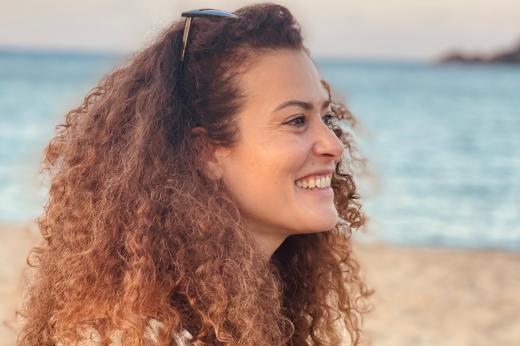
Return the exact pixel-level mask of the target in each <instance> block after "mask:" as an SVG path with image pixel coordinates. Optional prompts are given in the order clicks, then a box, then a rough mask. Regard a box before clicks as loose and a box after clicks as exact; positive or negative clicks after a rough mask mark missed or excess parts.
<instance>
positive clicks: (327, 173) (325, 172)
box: [296, 169, 334, 181]
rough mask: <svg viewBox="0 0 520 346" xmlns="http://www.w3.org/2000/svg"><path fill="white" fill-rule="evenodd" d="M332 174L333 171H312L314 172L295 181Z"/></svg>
mask: <svg viewBox="0 0 520 346" xmlns="http://www.w3.org/2000/svg"><path fill="white" fill-rule="evenodd" d="M332 173H334V169H322V170H319V171H314V172H310V173H308V174H306V175H304V176H302V177H299V178H298V179H296V181H298V180H305V179H308V178H310V177H313V176H318V175H328V176H331V175H332Z"/></svg>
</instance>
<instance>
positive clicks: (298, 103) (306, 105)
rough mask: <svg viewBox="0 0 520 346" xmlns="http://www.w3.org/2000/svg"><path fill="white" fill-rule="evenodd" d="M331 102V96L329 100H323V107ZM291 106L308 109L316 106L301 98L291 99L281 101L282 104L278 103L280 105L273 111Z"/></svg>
mask: <svg viewBox="0 0 520 346" xmlns="http://www.w3.org/2000/svg"><path fill="white" fill-rule="evenodd" d="M330 104H331V100H330V98H329V99H328V100H325V101H323V103H322V104H321V109H325V108H327V107H328V106H329V105H330ZM289 106H297V107H300V108H303V109H305V110H308V111H309V110H312V109H314V106H313V105H312V103H311V102H305V101H301V100H289V101H285V102H283V103H281V104H280V105H278V107H276V108H275V109H274V111H273V112H276V111H279V110H281V109H283V108H286V107H289Z"/></svg>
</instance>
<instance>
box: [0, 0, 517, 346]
mask: <svg viewBox="0 0 520 346" xmlns="http://www.w3.org/2000/svg"><path fill="white" fill-rule="evenodd" d="M251 3H254V2H251V1H166V0H154V1H144V0H126V1H121V0H104V1H101V0H89V1H82V2H71V1H64V0H46V1H36V0H23V1H6V0H0V5H1V8H2V11H0V224H1V225H2V226H1V229H0V237H1V238H2V239H1V241H0V256H2V257H3V258H2V260H3V261H2V262H1V263H4V266H6V268H5V269H0V274H1V275H0V282H2V281H4V282H9V284H5V285H4V284H0V301H2V302H5V303H3V304H2V305H3V307H2V310H1V311H0V313H1V315H0V317H1V318H3V319H4V325H3V327H2V328H3V329H0V345H3V344H5V345H11V344H13V343H14V339H13V333H12V332H11V324H10V323H9V322H8V321H7V320H8V317H9V316H11V315H10V314H11V310H12V309H13V308H14V307H16V304H17V298H16V297H17V294H18V292H19V291H20V289H21V288H20V284H19V283H17V282H16V279H17V275H18V272H19V271H20V269H21V268H22V266H23V260H24V258H25V256H26V252H27V251H28V249H29V247H30V246H31V245H32V244H34V242H35V241H37V239H38V237H37V230H36V229H35V228H34V225H33V223H34V220H35V218H36V217H37V216H38V215H39V214H40V213H41V212H42V203H43V202H44V201H45V198H46V193H47V187H48V186H47V185H46V182H45V179H44V177H40V176H38V168H39V165H40V162H41V159H42V152H43V148H44V146H45V145H46V143H47V142H48V141H49V140H50V138H52V136H53V132H54V128H55V126H56V125H57V124H59V123H61V122H62V121H63V117H64V114H65V113H66V112H67V111H68V110H69V109H71V108H73V107H76V106H78V105H79V104H80V103H81V102H82V99H83V97H84V95H85V94H86V93H87V92H88V90H89V89H91V88H92V87H93V86H94V85H95V84H96V82H97V81H98V80H99V79H100V78H101V77H102V76H103V75H104V74H105V73H107V72H109V71H110V70H111V69H112V68H113V67H114V66H116V65H117V63H118V62H120V61H122V60H123V59H125V58H126V57H128V56H129V54H131V53H132V52H133V51H135V50H137V49H140V48H142V47H144V46H145V45H146V44H147V43H148V42H150V41H151V40H152V39H153V38H154V36H155V35H156V34H157V33H158V32H159V31H160V30H161V29H162V28H164V27H165V26H166V25H167V24H168V23H170V22H171V21H172V20H176V19H178V18H179V17H180V13H181V12H182V11H185V10H190V9H195V8H207V7H210V8H220V9H225V10H229V11H233V10H235V9H237V8H238V7H240V6H243V5H246V4H251ZM277 3H279V4H282V5H285V6H287V7H288V8H289V9H290V10H291V12H292V13H293V14H294V15H295V16H296V18H297V19H298V20H299V22H300V23H301V26H302V28H303V34H304V37H305V41H306V44H307V46H308V47H309V48H310V50H311V54H312V57H313V59H314V60H315V62H316V64H317V66H318V69H319V70H320V72H321V74H322V76H323V78H324V79H326V80H328V81H329V82H330V83H331V84H332V86H333V87H334V88H335V90H336V92H337V93H338V94H339V95H341V97H342V98H344V100H345V102H346V103H347V105H348V107H349V108H350V109H351V111H352V112H353V113H354V115H355V116H356V117H357V118H358V120H359V127H358V129H357V132H356V139H357V140H358V142H359V145H360V149H361V150H362V152H363V154H364V156H366V157H367V158H368V161H369V171H370V175H369V176H365V177H360V181H359V182H360V185H361V186H360V187H361V192H362V197H363V199H364V209H365V211H366V213H367V215H368V216H369V220H368V223H367V225H366V227H365V229H364V231H363V232H354V235H353V237H354V239H355V240H356V246H357V248H356V250H357V251H358V256H359V258H360V260H361V261H362V262H363V263H362V264H363V265H364V271H365V273H366V276H367V280H368V281H369V283H371V284H372V286H373V287H375V288H376V291H377V295H376V297H375V302H374V306H375V310H374V312H373V313H372V314H371V315H369V316H368V317H367V321H366V324H367V333H366V336H365V340H364V342H365V343H366V344H369V343H373V344H374V345H520V317H519V316H520V298H519V297H518V296H519V294H518V292H519V289H520V269H519V268H520V210H519V208H520V150H519V148H520V136H519V135H518V133H520V2H519V1H517V0H495V1H493V2H490V1H484V0H473V1H469V0H450V1H447V0H439V1H435V2H423V1H412V0H394V1H385V2H381V1H375V0H364V1H361V0H351V1H348V0H347V1H331V0H322V1H319V2H315V1H296V0H292V1H277ZM357 240H359V242H357ZM11 283H12V284H11ZM15 286H16V287H15ZM6 321H7V322H6Z"/></svg>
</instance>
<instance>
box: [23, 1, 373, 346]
mask: <svg viewBox="0 0 520 346" xmlns="http://www.w3.org/2000/svg"><path fill="white" fill-rule="evenodd" d="M235 13H236V14H238V16H239V19H237V20H222V19H211V18H196V19H195V20H194V21H193V25H192V28H191V33H190V45H189V50H188V52H187V53H186V60H185V61H184V69H183V70H182V72H183V73H182V74H181V71H180V69H179V67H178V66H179V59H180V47H181V43H182V31H183V22H182V21H176V22H174V23H173V24H172V25H171V26H170V27H168V28H167V29H166V30H165V31H164V32H163V33H161V34H160V35H159V36H158V38H157V39H156V40H155V41H153V42H152V43H151V44H149V45H148V46H147V47H146V48H144V49H143V50H141V51H139V52H137V53H135V54H134V55H133V56H132V57H131V58H130V59H128V61H127V62H126V63H123V64H121V65H120V66H119V67H117V68H116V69H114V70H113V71H111V72H110V73H108V74H107V75H106V76H105V77H104V78H103V79H102V80H101V81H100V82H99V84H98V85H97V86H96V87H94V88H93V89H92V90H91V91H90V92H89V93H88V95H87V96H86V97H85V99H84V101H83V103H82V104H81V106H79V107H78V108H75V109H73V110H71V111H70V112H68V113H67V115H66V117H65V121H64V124H61V125H59V126H57V129H56V135H55V137H54V138H53V139H52V140H51V141H50V142H49V144H48V145H47V147H46V149H45V152H44V160H43V163H42V167H41V173H42V174H46V175H48V176H49V178H50V189H49V196H48V200H47V201H46V203H45V205H44V211H43V213H42V215H41V216H40V217H39V218H38V219H37V221H38V226H39V229H40V232H41V234H42V236H43V242H42V244H40V246H38V247H35V248H34V249H33V250H32V251H31V253H30V254H29V257H28V262H29V264H30V266H31V270H32V271H33V277H32V279H31V284H30V285H29V287H28V288H27V290H26V294H25V299H24V305H23V306H22V308H21V311H20V314H21V315H22V317H23V319H24V325H23V328H22V330H21V332H20V334H19V338H18V342H19V344H20V345H22V346H24V345H31V346H32V345H55V344H56V343H57V340H59V341H60V342H62V343H63V344H65V345H71V344H76V343H77V342H78V341H79V340H81V339H82V338H83V337H84V334H83V333H82V331H84V330H85V328H93V329H95V330H96V331H97V332H98V333H99V336H100V341H101V344H108V343H109V341H110V340H111V336H112V335H113V333H114V332H115V331H118V332H120V336H121V341H122V343H123V344H124V345H148V344H151V341H150V340H147V339H146V338H145V337H144V335H145V334H146V330H147V328H149V325H150V322H151V321H152V320H156V321H160V323H161V328H159V330H158V334H157V344H159V345H173V344H175V343H174V341H172V340H174V338H175V335H178V333H180V332H181V331H182V330H187V331H188V332H189V333H190V334H191V335H192V340H191V344H193V345H338V344H340V343H341V342H342V341H341V340H342V337H343V336H342V334H345V333H344V331H345V330H346V331H348V334H349V335H350V339H351V341H352V344H353V345H357V344H358V343H359V340H360V335H361V325H362V316H363V313H364V312H366V311H368V310H366V305H365V304H364V303H365V298H367V297H368V296H370V295H371V294H372V293H373V290H369V289H368V288H367V286H366V284H365V283H364V282H363V280H362V278H361V276H360V266H359V263H358V261H357V260H356V259H355V257H354V255H353V252H352V248H351V237H350V236H351V233H352V230H354V229H357V228H359V227H360V226H361V225H363V224H364V222H365V216H364V214H363V212H362V211H361V203H360V200H359V195H358V193H357V192H356V185H355V183H354V180H353V173H352V167H351V166H352V162H353V157H354V156H353V155H352V153H353V151H355V149H353V148H354V147H353V140H352V137H351V134H350V133H349V132H348V131H344V129H343V128H342V127H341V126H339V121H338V124H336V125H335V126H334V128H333V130H334V132H335V133H336V135H337V136H338V137H339V138H340V139H341V140H342V141H343V143H344V145H345V147H346V148H347V149H348V150H345V154H344V156H343V157H342V159H341V161H340V162H339V163H338V164H337V165H336V170H335V173H334V175H333V180H332V188H333V190H334V195H335V197H334V202H335V205H336V208H337V210H338V213H339V216H340V220H339V222H338V223H337V225H336V226H335V228H334V229H333V230H331V231H330V232H325V233H316V234H305V235H293V236H290V237H288V238H287V239H286V240H285V241H284V242H283V243H282V244H281V246H280V247H279V248H278V249H277V250H276V252H275V253H274V254H273V256H272V257H271V258H270V259H269V260H267V261H266V259H265V257H263V256H262V255H261V254H260V252H259V250H258V249H257V247H256V246H255V245H254V242H253V239H252V237H251V235H250V234H249V233H248V232H247V230H246V229H245V227H244V223H243V220H242V218H241V214H240V211H239V209H238V206H237V205H236V203H235V202H234V201H233V198H232V197H231V196H230V195H229V193H228V191H227V190H226V189H225V186H223V184H222V183H221V182H220V181H214V180H212V179H209V178H208V177H206V175H205V174H204V173H203V172H204V158H205V157H206V155H207V153H208V145H207V143H213V144H214V143H217V144H219V145H224V146H231V145H233V143H234V142H235V140H236V127H235V126H234V122H233V115H234V114H237V112H238V110H239V109H240V107H241V105H242V102H243V100H242V98H241V91H240V89H239V87H238V83H237V76H238V75H239V73H240V71H243V70H244V69H245V68H246V67H247V66H248V64H250V63H251V62H252V61H254V60H255V58H256V57H258V56H259V53H261V52H262V51H269V50H276V49H296V50H304V51H305V52H307V53H308V50H307V49H306V48H305V47H304V45H303V43H302V35H301V30H300V27H299V25H298V24H297V22H296V21H295V19H294V18H293V16H292V15H291V13H290V12H289V11H288V10H287V9H286V8H285V7H282V6H279V5H274V4H257V5H252V6H247V7H243V8H241V9H239V10H238V11H236V12H235ZM334 110H335V111H336V113H337V115H338V119H344V120H345V121H346V122H349V123H351V124H353V123H354V118H353V117H352V115H351V114H350V113H349V111H348V110H347V108H346V107H345V106H344V105H343V104H341V103H334ZM194 126H200V127H203V128H204V129H206V130H207V136H206V137H207V138H206V140H205V141H201V140H199V139H197V138H199V137H194V136H192V135H191V133H192V132H191V129H192V128H193V127H194Z"/></svg>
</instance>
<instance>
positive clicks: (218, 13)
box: [180, 8, 238, 70]
mask: <svg viewBox="0 0 520 346" xmlns="http://www.w3.org/2000/svg"><path fill="white" fill-rule="evenodd" d="M181 16H182V17H185V18H186V20H185V21H184V31H183V34H182V51H181V58H180V69H181V70H182V68H183V66H184V60H185V59H184V56H185V55H186V50H187V49H188V40H189V35H190V27H191V22H192V21H193V18H196V17H204V18H233V19H236V18H238V16H237V15H236V14H234V13H231V12H226V11H222V10H215V9H210V8H204V9H199V10H192V11H188V12H182V14H181Z"/></svg>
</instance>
